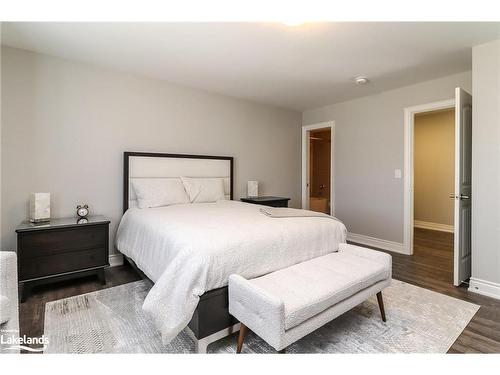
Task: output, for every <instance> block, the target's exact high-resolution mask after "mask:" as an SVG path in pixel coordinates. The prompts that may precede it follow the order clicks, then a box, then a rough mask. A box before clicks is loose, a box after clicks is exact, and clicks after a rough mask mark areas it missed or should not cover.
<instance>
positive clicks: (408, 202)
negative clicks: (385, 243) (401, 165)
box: [404, 87, 472, 286]
mask: <svg viewBox="0 0 500 375" xmlns="http://www.w3.org/2000/svg"><path fill="white" fill-rule="evenodd" d="M453 109H454V116H453V118H454V140H453V143H454V156H453V163H454V167H453V170H454V176H453V180H454V183H453V190H452V191H450V192H449V193H448V199H450V200H451V201H452V204H453V255H452V259H453V263H452V264H453V272H452V276H453V285H455V286H458V285H460V284H461V283H462V282H467V280H468V279H469V277H470V276H471V257H472V254H471V186H472V184H471V175H472V173H471V164H472V163H471V161H472V96H471V95H470V94H469V93H467V92H466V91H465V90H463V89H461V88H459V87H457V88H456V89H455V98H454V99H450V100H445V101H440V102H435V103H429V104H424V105H420V106H415V107H410V108H406V109H405V120H404V124H405V126H404V132H405V136H404V151H405V152H404V158H405V179H404V249H405V252H406V253H407V254H408V255H412V254H414V227H415V224H417V226H418V225H419V224H420V225H421V226H426V225H427V227H429V224H426V223H429V222H426V221H425V220H421V221H420V223H419V222H418V221H417V223H415V214H416V213H415V195H416V191H415V188H416V187H415V177H416V176H415V122H416V121H418V117H419V116H425V114H426V113H429V112H431V113H432V112H435V114H437V113H439V112H442V113H445V112H446V111H447V110H453ZM443 116H444V115H443ZM425 152H426V151H425V150H424V153H425ZM427 152H428V153H430V151H427ZM424 156H425V157H427V158H428V159H429V155H424ZM428 159H427V164H429V163H436V162H435V161H429V160H428ZM430 186H432V191H431V192H430V195H432V194H433V193H435V192H436V181H434V183H433V184H431V185H430ZM440 194H441V195H442V193H440ZM440 198H442V197H441V196H440ZM445 206H446V204H444V205H443V207H445ZM420 214H421V212H420ZM446 225H448V226H446ZM430 226H431V227H433V229H437V228H438V227H439V229H441V231H443V229H448V230H450V229H451V228H450V226H451V224H444V226H436V225H433V224H430ZM419 240H420V239H419ZM427 242H428V241H427Z"/></svg>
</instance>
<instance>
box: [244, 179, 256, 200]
mask: <svg viewBox="0 0 500 375" xmlns="http://www.w3.org/2000/svg"><path fill="white" fill-rule="evenodd" d="M247 196H248V197H249V198H254V197H258V196H259V181H248V187H247Z"/></svg>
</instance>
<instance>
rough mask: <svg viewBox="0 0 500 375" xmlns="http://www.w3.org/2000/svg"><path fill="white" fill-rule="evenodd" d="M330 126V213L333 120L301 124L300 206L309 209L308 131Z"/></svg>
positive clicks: (332, 205)
mask: <svg viewBox="0 0 500 375" xmlns="http://www.w3.org/2000/svg"><path fill="white" fill-rule="evenodd" d="M326 128H330V138H331V142H330V146H331V149H330V215H332V216H333V215H334V213H335V199H332V197H333V198H335V194H334V193H335V185H334V179H335V178H334V175H333V172H334V170H335V168H334V167H335V166H334V164H335V158H334V149H335V147H334V144H335V142H334V139H335V121H325V122H319V123H316V124H311V125H302V181H301V186H302V208H303V209H306V210H307V209H309V200H308V199H307V198H308V196H309V194H308V192H309V187H308V186H307V179H308V178H307V177H308V172H309V168H308V161H309V132H310V131H311V130H318V129H326Z"/></svg>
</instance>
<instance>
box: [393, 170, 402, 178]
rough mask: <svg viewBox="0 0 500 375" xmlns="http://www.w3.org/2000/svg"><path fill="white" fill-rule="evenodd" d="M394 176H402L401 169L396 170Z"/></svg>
mask: <svg viewBox="0 0 500 375" xmlns="http://www.w3.org/2000/svg"><path fill="white" fill-rule="evenodd" d="M394 178H401V169H395V170H394Z"/></svg>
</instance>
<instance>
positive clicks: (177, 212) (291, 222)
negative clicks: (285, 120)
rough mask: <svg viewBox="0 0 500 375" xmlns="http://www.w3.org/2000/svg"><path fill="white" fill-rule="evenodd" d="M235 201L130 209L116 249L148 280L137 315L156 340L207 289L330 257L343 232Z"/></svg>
mask: <svg viewBox="0 0 500 375" xmlns="http://www.w3.org/2000/svg"><path fill="white" fill-rule="evenodd" d="M261 207H262V206H259V205H253V204H248V203H242V202H235V201H220V202H217V203H196V204H182V205H174V206H168V207H158V208H147V209H138V208H131V209H129V210H127V212H126V213H125V214H124V215H123V218H122V221H121V223H120V226H119V228H118V233H117V238H116V245H117V248H118V250H119V251H120V252H122V253H123V254H125V255H126V256H128V257H130V258H131V259H133V260H134V261H135V263H136V264H137V266H138V267H139V268H140V269H141V270H142V271H143V272H144V273H145V274H146V275H147V276H148V277H149V278H150V279H151V280H152V281H153V282H154V286H153V288H152V289H151V291H150V292H149V294H148V295H147V297H146V300H145V301H144V305H143V309H144V310H145V311H146V312H148V313H149V314H150V315H151V317H152V318H153V319H154V321H155V323H156V325H157V327H158V328H159V329H160V331H161V333H162V335H163V339H164V340H165V341H170V340H171V339H173V338H174V337H175V336H176V335H177V334H178V333H179V332H180V331H181V330H182V329H183V328H184V327H185V326H186V325H187V324H188V323H189V321H190V320H191V317H192V315H193V312H194V310H195V309H196V306H197V304H198V301H199V296H201V295H202V294H203V293H205V292H206V291H209V290H212V289H216V288H219V287H222V286H225V285H227V282H228V278H229V275H231V274H233V273H236V274H239V275H241V276H243V277H245V278H253V277H256V276H260V275H264V274H266V273H269V272H272V271H275V270H278V269H281V268H285V267H288V266H290V265H293V264H296V263H299V262H303V261H305V260H308V259H311V258H316V257H319V256H321V255H324V254H327V253H330V252H333V251H337V250H338V245H339V243H341V242H345V240H346V228H345V226H344V224H342V223H341V222H339V221H336V220H332V219H330V218H328V217H292V218H270V217H267V216H266V215H264V214H262V213H261V212H260V211H259V209H260V208H261Z"/></svg>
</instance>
